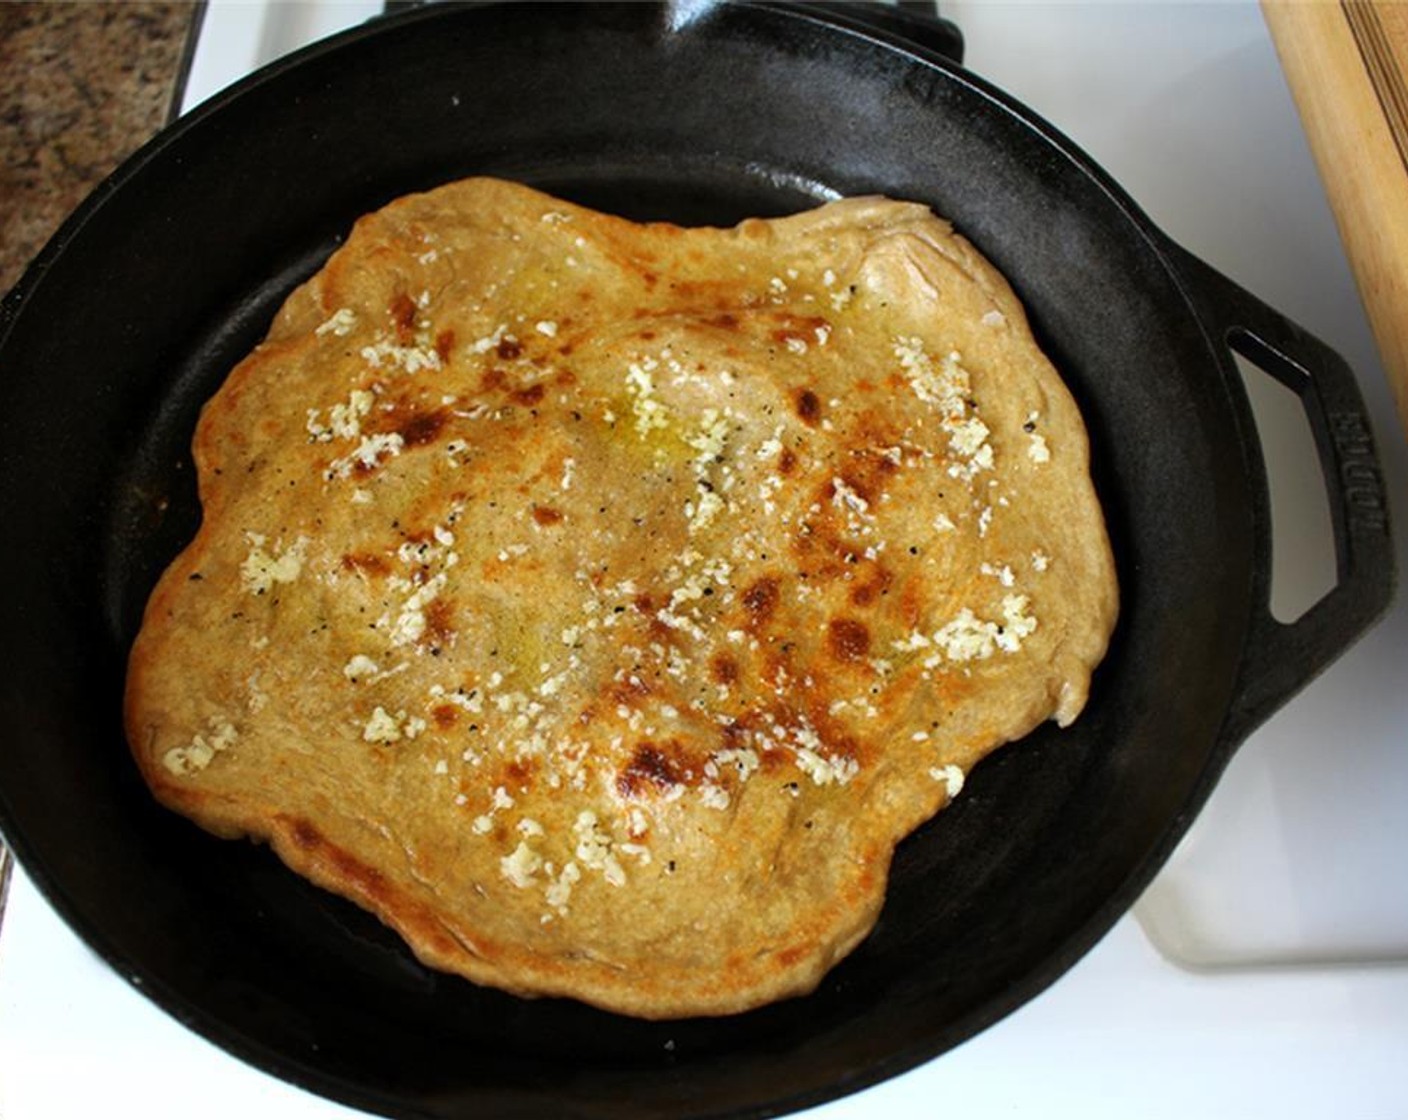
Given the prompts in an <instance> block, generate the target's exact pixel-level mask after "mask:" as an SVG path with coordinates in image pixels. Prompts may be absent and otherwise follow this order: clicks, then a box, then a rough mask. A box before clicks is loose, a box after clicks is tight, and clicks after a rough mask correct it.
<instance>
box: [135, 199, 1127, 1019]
mask: <svg viewBox="0 0 1408 1120" xmlns="http://www.w3.org/2000/svg"><path fill="white" fill-rule="evenodd" d="M194 452H195V459H196V465H197V469H198V473H199V485H200V497H201V502H202V507H203V521H202V524H201V527H200V531H199V533H198V535H197V536H196V538H195V540H194V541H193V542H192V543H191V545H190V546H189V547H188V548H187V549H186V550H185V551H184V552H183V553H182V554H181V555H180V556H179V557H178V558H177V560H176V561H175V562H174V563H173V564H172V566H171V568H170V569H169V570H168V571H167V572H166V574H165V575H164V576H163V578H162V579H161V581H160V583H159V584H158V586H157V588H156V590H155V591H154V593H153V595H152V598H151V600H150V603H149V605H148V608H147V611H146V616H145V621H144V624H143V627H142V630H141V633H140V634H139V636H138V638H137V640H136V644H135V646H134V648H133V650H132V654H131V662H130V672H129V677H128V691H127V709H126V719H127V729H128V734H129V738H130V742H131V746H132V749H133V752H134V754H135V757H136V759H137V762H138V764H139V765H140V768H141V771H142V773H143V775H144V777H145V779H146V781H147V782H148V783H149V784H150V786H151V788H152V790H153V792H154V793H155V795H156V796H157V797H158V798H159V799H160V800H161V801H162V802H163V803H165V804H166V805H168V806H170V807H171V808H172V809H175V810H177V811H178V812H181V813H184V814H186V815H187V816H189V817H190V818H191V819H193V820H194V821H196V822H198V823H199V824H201V825H203V826H204V827H205V828H207V829H209V830H211V831H212V832H215V833H217V834H218V835H221V836H227V837H238V836H246V837H251V838H255V839H258V840H265V841H268V842H269V843H270V844H271V845H272V847H273V848H274V850H275V851H276V852H277V853H278V855H279V856H280V857H282V859H283V860H284V861H285V862H286V863H287V864H288V865H289V866H290V867H291V868H293V869H294V870H295V871H297V872H299V873H300V874H302V875H305V876H307V877H308V878H309V879H311V880H312V881H313V882H315V883H318V884H320V885H321V886H323V887H326V888H328V889H329V890H332V891H335V892H337V893H339V894H342V895H345V896H346V897H348V898H350V899H353V900H355V901H356V902H357V903H360V904H361V905H362V906H364V907H366V908H367V909H368V910H370V911H372V912H373V913H375V914H377V915H379V916H380V917H381V919H383V920H384V921H385V922H386V923H388V924H389V925H390V926H392V927H393V928H395V929H396V930H398V931H399V932H400V934H401V935H402V936H403V937H404V938H405V940H406V941H407V943H408V944H409V945H410V947H411V949H412V950H413V951H414V952H415V954H416V955H417V956H418V957H419V958H420V959H421V960H422V961H423V962H425V963H426V964H428V965H430V966H433V967H435V968H437V969H444V970H448V971H450V972H455V973H459V974H461V975H463V976H465V977H467V978H469V979H470V980H472V981H475V982H477V983H480V984H486V985H492V986H495V987H499V988H503V989H506V990H508V991H510V992H515V993H519V994H522V995H543V994H548V995H560V996H571V997H575V998H577V999H580V1000H585V1001H588V1002H590V1003H593V1004H596V1005H599V1006H601V1007H604V1008H608V1009H612V1010H615V1011H619V1012H624V1013H628V1014H631V1015H637V1016H646V1017H662V1018H663V1017H676V1016H686V1015H701V1014H702V1015H713V1014H726V1013H732V1012H737V1011H741V1010H744V1009H747V1008H751V1007H755V1006H757V1005H760V1004H763V1003H766V1002H768V1001H771V1000H775V999H779V998H781V997H785V996H791V995H796V994H799V993H804V992H807V991H809V990H811V989H812V988H814V986H815V985H816V984H817V983H818V981H819V980H820V978H821V977H822V976H823V975H824V974H825V973H826V971H827V970H828V969H830V968H831V967H832V966H833V965H835V964H836V962H837V961H839V960H840V959H841V958H842V957H844V956H845V955H846V954H847V953H848V952H850V951H851V949H852V948H854V946H855V945H856V944H857V943H858V942H860V941H861V940H862V939H863V938H864V937H865V935H866V934H867V932H868V931H869V930H870V929H871V928H872V926H873V924H874V922H875V919H876V916H877V914H878V912H879V909H880V906H881V903H882V900H883V897H884V893H885V884H886V876H887V872H888V868H889V865H890V860H891V854H892V852H893V849H894V847H895V845H896V843H897V842H898V841H899V840H901V839H902V838H903V837H904V836H905V835H906V834H908V833H909V832H911V831H912V830H913V829H915V828H916V827H917V826H918V825H920V824H921V823H923V822H924V821H926V820H928V819H929V818H930V817H932V816H933V815H934V814H935V813H936V812H937V811H938V810H939V809H941V808H942V807H943V806H944V805H945V804H947V803H948V802H949V801H950V799H951V798H953V797H954V796H955V795H957V794H958V792H959V789H960V788H961V786H962V784H963V777H964V774H965V773H966V772H968V771H969V770H970V768H971V767H972V766H973V765H974V764H975V763H977V762H978V761H979V760H980V759H981V758H982V757H983V756H984V755H986V754H987V753H988V752H990V751H991V750H993V749H994V748H995V747H997V746H999V745H1000V744H1002V743H1005V742H1008V741H1010V740H1013V739H1016V738H1018V737H1020V736H1022V735H1025V734H1026V733H1027V732H1029V731H1030V730H1031V729H1032V728H1034V727H1035V726H1036V725H1037V724H1039V723H1040V722H1042V721H1044V720H1047V719H1049V718H1054V719H1055V720H1056V721H1057V722H1058V723H1061V724H1067V723H1069V722H1070V721H1071V720H1073V719H1075V717H1076V716H1077V714H1078V713H1079V712H1080V711H1081V708H1082V706H1083V705H1084V703H1085V701H1086V696H1087V692H1088V688H1089V682H1090V674H1091V671H1092V668H1093V667H1094V666H1095V665H1096V664H1097V662H1098V661H1099V660H1100V658H1101V656H1102V655H1103V653H1104V651H1105V648H1106V644H1107V640H1108V638H1109V635H1110V631H1111V628H1112V626H1113V624H1114V620H1115V615H1116V598H1117V592H1116V584H1115V576H1114V569H1113V565H1112V562H1111V556H1110V549H1109V544H1108V541H1107V538H1106V533H1105V529H1104V524H1103V520H1102V516H1101V510H1100V507H1099V504H1098V502H1097V499H1096V495H1095V493H1094V490H1093V488H1092V484H1091V480H1090V477H1089V466H1088V450H1087V437H1086V433H1085V430H1084V428H1083V425H1082V422H1081V418H1080V416H1079V414H1078V412H1077V409H1076V406H1075V404H1074V403H1073V401H1072V399H1071V396H1070V394H1069V393H1068V391H1067V390H1066V388H1065V387H1064V385H1063V384H1062V382H1061V380H1060V378H1059V377H1058V376H1057V374H1056V372H1055V370H1054V369H1053V368H1052V366H1051V364H1050V363H1049V362H1048V361H1047V360H1046V358H1044V357H1043V355H1042V354H1041V352H1040V351H1039V349H1038V347H1037V345H1036V344H1035V343H1034V341H1033V339H1032V336H1031V333H1030V331H1029V329H1028V326H1027V323H1026V319H1025V317H1024V314H1023V311H1022V308H1021V307H1020V306H1019V304H1018V302H1017V300H1016V298H1015V297H1014V295H1013V293H1012V291H1011V290H1010V288H1009V287H1008V285H1007V284H1006V283H1005V282H1004V281H1003V279H1002V278H1001V277H1000V276H999V275H998V274H997V272H996V271H995V270H994V269H993V268H992V267H991V266H990V265H989V264H988V263H987V262H985V261H984V260H983V259H982V258H981V257H980V256H979V255H978V253H977V252H976V251H975V250H974V249H973V247H972V246H970V245H969V244H968V243H967V242H966V241H965V240H963V239H962V238H961V237H959V236H957V235H955V234H954V233H953V231H952V230H951V228H950V227H949V225H948V224H947V223H945V222H944V221H942V220H940V219H939V218H937V217H935V216H934V215H933V214H932V213H930V211H929V210H928V209H927V208H925V207H923V206H920V205H916V204H912V203H905V202H895V201H889V200H886V199H882V198H855V199H848V200H843V201H839V202H835V203H831V204H828V205H824V206H821V207H819V208H817V209H815V210H811V211H809V212H806V213H801V214H797V215H794V216H789V217H785V218H781V219H775V220H749V221H745V222H743V223H742V224H740V225H739V226H737V227H736V228H733V229H725V230H720V229H706V228H701V229H684V228H680V227H677V226H674V225H668V224H646V225H640V224H634V223H631V222H628V221H625V220H622V219H620V218H616V217H611V216H608V215H605V214H600V213H596V212H593V211H590V210H587V209H583V208H581V207H579V206H575V205H571V204H569V203H566V202H563V201H559V200H556V199H553V198H550V197H548V196H546V195H544V194H541V193H538V192H536V191H533V190H530V189H528V188H526V187H523V186H520V185H516V184H511V183H506V182H501V181H496V180H491V179H471V180H467V181H463V182H458V183H452V184H450V185H447V186H443V187H440V188H438V189H435V190H431V191H429V192H427V193H423V194H418V195H413V196H410V197H406V198H403V199H400V200H398V201H396V202H394V203H392V204H391V205H389V206H387V207H386V208H385V209H383V210H381V211H379V212H377V213H375V214H372V215H370V216H368V217H365V218H363V219H362V220H360V221H359V222H358V223H357V224H356V227H355V230H354V231H353V232H352V234H351V236H350V237H349V239H348V240H347V242H346V244H345V245H344V246H343V247H342V248H341V249H340V250H339V251H338V252H336V253H335V254H334V255H333V256H332V258H331V259H330V260H329V262H328V263H327V265H326V267H324V268H323V270H322V271H321V272H320V273H318V275H317V276H315V277H314V278H313V279H312V280H310V281H309V282H308V283H306V284H305V285H303V286H302V287H301V288H299V289H298V290H297V291H295V292H294V293H293V295H292V296H291V297H290V298H289V299H288V301H287V303H286V305H285V306H284V307H283V309H282V310H281V311H280V312H279V314H278V316H277V318H276V320H275V321H274V324H273V326H272V329H271V330H270V332H269V335H268V338H267V340H266V341H265V342H264V343H263V344H261V345H260V346H259V347H258V348H257V349H256V350H255V351H254V353H252V354H251V355H250V356H249V357H248V358H247V359H245V360H244V361H243V362H241V363H240V364H239V366H237V367H236V368H235V370H234V371H233V372H232V373H231V374H230V376H229V379H228V380H227V381H226V382H225V384H224V385H223V387H222V388H221V389H220V390H219V392H218V393H217V394H216V395H215V397H214V398H213V399H212V400H211V401H210V402H209V403H208V405H207V406H206V408H205V410H204V412H203V414H202V416H201V419H200V423H199V427H198V429H197V432H196V436H195V444H194Z"/></svg>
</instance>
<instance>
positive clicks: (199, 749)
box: [161, 715, 239, 776]
mask: <svg viewBox="0 0 1408 1120" xmlns="http://www.w3.org/2000/svg"><path fill="white" fill-rule="evenodd" d="M206 726H207V729H208V733H201V732H197V733H196V734H195V735H193V736H192V737H191V741H190V742H189V743H187V744H186V745H185V746H181V747H172V748H171V749H170V750H169V751H167V752H166V753H165V754H163V755H162V756H161V762H162V765H163V766H165V767H166V769H167V770H169V771H170V772H171V773H173V774H177V775H181V776H185V775H188V774H196V773H199V772H200V771H201V770H204V769H205V768H206V767H207V766H209V765H210V763H211V762H212V761H213V760H214V758H215V756H216V755H217V754H219V753H220V752H221V751H224V750H228V749H229V748H230V747H231V746H232V745H233V744H234V742H235V740H236V739H238V738H239V731H238V730H237V729H236V728H235V725H234V724H233V723H231V722H230V721H229V720H228V719H226V718H225V717H224V716H220V715H215V716H211V717H210V720H209V721H208V723H207V725H206Z"/></svg>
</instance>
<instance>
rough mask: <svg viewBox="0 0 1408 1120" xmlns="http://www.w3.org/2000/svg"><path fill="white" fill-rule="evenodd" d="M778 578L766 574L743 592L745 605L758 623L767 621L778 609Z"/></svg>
mask: <svg viewBox="0 0 1408 1120" xmlns="http://www.w3.org/2000/svg"><path fill="white" fill-rule="evenodd" d="M777 600H778V587H777V580H776V579H774V578H773V577H772V576H764V577H763V578H762V579H760V580H758V581H757V582H755V583H754V584H753V585H752V586H751V587H749V588H748V590H747V591H745V592H744V593H743V606H744V607H745V608H746V609H747V611H748V613H749V614H750V615H752V616H753V621H754V622H756V623H759V624H761V623H765V622H767V620H768V619H769V618H771V617H772V614H773V611H775V610H776V609H777Z"/></svg>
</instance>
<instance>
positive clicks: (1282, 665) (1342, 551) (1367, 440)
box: [1172, 246, 1396, 745]
mask: <svg viewBox="0 0 1408 1120" xmlns="http://www.w3.org/2000/svg"><path fill="white" fill-rule="evenodd" d="M1172 248H1173V249H1174V250H1175V252H1174V253H1173V254H1172V255H1173V256H1174V258H1175V262H1176V265H1177V268H1178V271H1179V272H1180V273H1181V274H1182V275H1183V276H1184V278H1185V279H1186V280H1187V281H1188V287H1189V291H1190V294H1191V295H1192V296H1193V298H1194V300H1195V301H1196V303H1197V304H1198V308H1199V311H1200V312H1201V313H1202V318H1203V322H1204V324H1206V325H1207V326H1208V327H1209V328H1210V333H1212V334H1213V341H1214V343H1215V344H1216V345H1217V346H1218V347H1219V348H1220V351H1221V357H1222V358H1223V361H1224V372H1225V374H1226V376H1227V378H1228V381H1229V383H1230V384H1231V385H1232V386H1233V387H1234V392H1233V397H1234V399H1235V400H1236V401H1238V402H1239V403H1238V411H1239V413H1240V415H1241V422H1242V425H1243V427H1244V428H1245V429H1246V431H1247V432H1248V433H1249V435H1250V436H1251V437H1252V438H1251V439H1249V440H1248V444H1247V446H1248V447H1249V448H1255V449H1256V454H1254V455H1251V454H1249V456H1248V460H1247V469H1248V471H1249V472H1250V473H1251V474H1252V476H1253V477H1252V478H1251V479H1250V481H1251V482H1252V484H1253V485H1252V491H1253V494H1254V501H1255V503H1256V517H1257V520H1258V522H1259V525H1258V530H1257V533H1258V543H1257V548H1258V551H1259V553H1260V558H1261V559H1262V560H1263V561H1267V560H1269V558H1270V547H1271V546H1270V525H1271V508H1270V500H1269V498H1268V495H1267V489H1266V469H1265V464H1264V461H1263V459H1262V456H1261V454H1260V443H1259V442H1258V441H1257V440H1256V439H1255V436H1256V425H1255V422H1254V420H1253V418H1252V415H1251V408H1250V405H1249V404H1248V403H1247V401H1246V395H1245V390H1244V389H1243V386H1242V382H1241V377H1240V375H1239V374H1238V372H1237V370H1236V366H1235V362H1234V361H1233V357H1232V355H1233V352H1236V353H1238V354H1241V355H1242V357H1244V358H1246V359H1247V360H1249V361H1250V362H1252V364H1254V365H1255V366H1257V367H1258V368H1259V369H1261V370H1263V371H1265V372H1266V373H1268V374H1270V375H1271V376H1272V377H1274V378H1276V380H1277V381H1279V382H1280V383H1281V384H1283V385H1285V386H1286V387H1287V388H1288V389H1290V390H1291V391H1292V392H1294V393H1295V394H1296V396H1297V397H1298V398H1299V399H1300V402H1301V407H1302V408H1303V409H1304V410H1305V415H1306V419H1307V420H1308V421H1309V424H1310V430H1311V432H1312V433H1313V436H1314V440H1315V449H1316V452H1317V453H1318V456H1319V460H1320V469H1321V472H1322V474H1323V475H1324V479H1325V492H1326V497H1327V498H1328V500H1329V505H1330V522H1331V526H1332V529H1333V534H1334V543H1335V568H1336V577H1337V578H1336V584H1335V587H1334V588H1332V589H1331V590H1330V591H1328V592H1327V593H1326V594H1325V595H1324V597H1323V598H1321V599H1320V600H1319V601H1318V602H1317V603H1315V605H1314V606H1312V607H1311V608H1310V609H1309V610H1308V611H1306V612H1305V613H1304V614H1303V615H1301V617H1300V618H1298V619H1296V620H1295V621H1294V622H1290V623H1283V622H1279V621H1277V620H1276V619H1275V618H1273V617H1272V615H1271V608H1270V590H1271V586H1270V585H1271V575H1270V564H1269V563H1267V562H1262V563H1258V564H1257V566H1256V567H1257V575H1256V576H1255V577H1254V578H1255V581H1256V586H1254V587H1253V599H1252V603H1253V606H1252V615H1251V620H1250V627H1249V632H1248V638H1247V645H1246V649H1245V651H1244V653H1243V656H1242V664H1241V667H1240V669H1239V674H1238V676H1239V679H1238V682H1237V690H1236V693H1235V699H1234V700H1233V703H1232V707H1231V710H1230V712H1229V715H1228V723H1227V725H1226V726H1225V727H1224V729H1223V733H1224V736H1225V737H1226V738H1225V741H1226V742H1227V743H1229V744H1233V745H1235V744H1237V743H1240V742H1241V741H1242V740H1243V739H1244V738H1245V737H1246V736H1247V735H1248V734H1249V733H1250V732H1251V731H1253V730H1254V729H1255V728H1256V727H1257V726H1258V725H1259V724H1261V723H1262V722H1264V721H1265V720H1266V719H1267V718H1268V717H1269V716H1270V715H1271V714H1272V713H1273V712H1274V711H1275V710H1276V709H1277V708H1279V707H1280V706H1281V705H1283V704H1285V703H1286V702H1287V701H1288V700H1290V699H1291V697H1292V696H1294V695H1295V694H1296V693H1297V692H1299V691H1300V690H1301V689H1302V688H1304V687H1305V686H1306V685H1307V684H1309V683H1310V682H1311V681H1312V680H1313V679H1314V678H1315V677H1316V676H1317V675H1319V673H1320V672H1321V671H1322V670H1323V669H1325V668H1326V667H1327V666H1328V665H1329V664H1330V663H1331V662H1332V661H1334V660H1335V659H1336V658H1337V657H1339V656H1340V655H1341V654H1342V653H1344V652H1345V650H1347V649H1348V648H1349V647H1350V646H1351V645H1352V644H1353V643H1354V642H1355V641H1356V640H1357V639H1358V638H1359V637H1360V636H1361V635H1362V634H1363V633H1364V632H1365V631H1366V630H1368V629H1369V628H1370V626H1372V625H1373V623H1374V622H1375V621H1376V620H1377V619H1378V617H1379V616H1380V615H1381V614H1382V613H1383V612H1384V611H1385V610H1386V609H1387V608H1388V605H1389V602H1390V601H1391V600H1392V598H1393V593H1394V584H1395V582H1396V571H1395V564H1394V555H1393V538H1392V535H1391V533H1390V529H1389V513H1388V500H1387V496H1386V495H1385V493H1384V485H1383V470H1382V468H1381V466H1380V464H1379V458H1378V454H1377V453H1376V451H1375V449H1374V436H1373V431H1372V428H1371V427H1370V424H1369V418H1368V414H1367V412H1366V409H1365V406H1364V399H1363V397H1362V396H1361V395H1360V392H1359V386H1358V383H1357V382H1356V380H1355V377H1354V373H1353V371H1351V370H1350V368H1349V366H1348V365H1347V364H1346V362H1345V361H1344V359H1343V358H1341V357H1340V356H1339V355H1338V354H1337V353H1335V351H1333V350H1331V349H1330V348H1329V347H1328V346H1326V345H1325V344H1324V343H1323V342H1321V341H1320V340H1319V339H1317V338H1315V337H1314V336H1313V335H1311V334H1309V333H1307V332H1306V331H1305V330H1303V329H1302V328H1300V327H1298V326H1297V325H1296V324H1294V323H1292V322H1290V321H1289V320H1288V319H1286V318H1285V316H1283V315H1281V314H1280V313H1279V312H1277V311H1274V310H1272V309H1271V308H1270V307H1268V306H1267V305H1266V304H1264V303H1262V302H1261V301H1260V300H1259V299H1257V298H1256V297H1255V296H1253V295H1251V294H1250V293H1249V292H1247V291H1246V290H1245V289H1243V288H1241V287H1240V286H1238V285H1237V284H1235V283H1234V282H1233V281H1231V280H1229V279H1227V277H1225V276H1223V275H1222V274H1221V273H1220V272H1218V271H1217V270H1215V269H1213V268H1212V267H1211V266H1209V265H1207V264H1206V263H1204V262H1203V261H1201V260H1199V259H1198V258H1197V257H1194V256H1193V255H1192V254H1190V253H1188V252H1187V251H1186V250H1183V249H1181V248H1178V247H1177V246H1173V247H1172Z"/></svg>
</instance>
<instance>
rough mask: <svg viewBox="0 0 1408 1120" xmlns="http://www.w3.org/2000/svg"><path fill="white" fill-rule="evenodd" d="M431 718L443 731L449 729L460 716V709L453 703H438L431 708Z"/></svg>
mask: <svg viewBox="0 0 1408 1120" xmlns="http://www.w3.org/2000/svg"><path fill="white" fill-rule="evenodd" d="M430 718H431V719H433V720H434V721H435V726H436V727H438V728H440V730H441V731H448V730H449V729H450V728H452V727H454V726H455V723H456V722H457V721H458V720H459V718H460V710H459V709H458V708H456V707H455V706H454V705H453V704H438V705H436V706H435V707H434V708H432V709H431V710H430Z"/></svg>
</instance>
